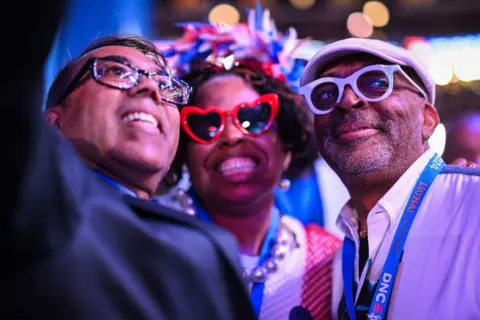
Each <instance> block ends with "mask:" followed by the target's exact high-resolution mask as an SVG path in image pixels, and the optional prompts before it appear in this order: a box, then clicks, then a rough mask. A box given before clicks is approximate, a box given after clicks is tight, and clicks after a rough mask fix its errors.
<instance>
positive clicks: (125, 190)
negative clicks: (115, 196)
mask: <svg viewBox="0 0 480 320" xmlns="http://www.w3.org/2000/svg"><path fill="white" fill-rule="evenodd" d="M93 172H95V173H96V174H97V176H98V177H99V178H100V179H102V180H103V181H105V182H106V183H108V184H111V185H112V186H114V187H115V188H117V189H118V190H120V191H121V192H122V193H125V194H128V195H130V196H132V197H134V198H136V197H137V195H136V194H135V192H133V191H132V190H130V189H128V188H127V187H125V186H124V185H121V184H120V183H118V182H117V181H115V180H113V179H112V178H110V177H109V176H106V175H105V174H103V173H101V172H100V171H98V170H93Z"/></svg>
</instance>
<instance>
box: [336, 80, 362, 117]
mask: <svg viewBox="0 0 480 320" xmlns="http://www.w3.org/2000/svg"><path fill="white" fill-rule="evenodd" d="M366 105H367V103H366V101H365V100H364V99H362V98H361V97H359V96H357V94H356V93H355V92H354V91H353V89H352V87H351V86H349V85H347V86H345V88H344V90H343V94H342V96H341V97H340V101H339V102H338V103H337V104H336V105H335V108H336V109H339V110H341V111H343V112H350V111H352V110H353V109H360V108H363V107H365V106H366Z"/></svg>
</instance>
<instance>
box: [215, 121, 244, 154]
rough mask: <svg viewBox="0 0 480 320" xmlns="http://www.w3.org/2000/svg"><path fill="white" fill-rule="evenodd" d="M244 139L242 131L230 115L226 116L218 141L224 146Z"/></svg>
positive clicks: (238, 142) (233, 144)
mask: <svg viewBox="0 0 480 320" xmlns="http://www.w3.org/2000/svg"><path fill="white" fill-rule="evenodd" d="M244 140H245V135H244V133H243V132H242V131H241V130H240V129H239V128H238V127H237V126H236V125H235V123H234V120H233V119H232V117H230V116H227V119H226V121H225V128H224V129H223V132H222V134H221V136H220V143H221V144H222V145H224V146H229V147H233V146H236V145H238V144H240V143H242V142H243V141H244Z"/></svg>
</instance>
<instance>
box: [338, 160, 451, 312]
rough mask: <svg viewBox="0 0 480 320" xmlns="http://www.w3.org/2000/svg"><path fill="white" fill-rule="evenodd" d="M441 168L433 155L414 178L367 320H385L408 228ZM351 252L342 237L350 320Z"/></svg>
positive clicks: (352, 308) (352, 307)
mask: <svg viewBox="0 0 480 320" xmlns="http://www.w3.org/2000/svg"><path fill="white" fill-rule="evenodd" d="M444 166H445V162H443V160H442V159H441V158H440V157H439V156H438V155H437V154H435V155H434V156H433V157H432V158H431V159H430V161H429V162H428V164H427V165H426V166H425V168H424V169H423V172H422V174H421V175H420V178H418V180H417V182H416V184H415V187H414V188H413V191H412V193H411V194H410V198H409V199H408V202H407V205H406V207H405V209H404V211H403V214H402V217H401V220H400V223H399V224H398V227H397V230H396V232H395V236H394V238H393V241H392V244H391V246H390V250H389V252H388V256H387V259H386V261H385V265H384V267H383V270H382V273H381V275H380V278H379V283H378V284H377V288H376V290H375V294H374V295H373V301H372V303H371V305H370V308H369V312H368V318H369V319H373V320H382V319H384V318H385V313H386V311H387V308H388V304H389V302H390V295H391V293H392V288H393V284H394V281H395V276H396V273H397V269H398V266H399V264H400V260H401V257H402V254H403V247H404V245H405V241H406V240H407V236H408V232H409V231H410V227H411V226H412V223H413V220H414V219H415V216H416V215H417V213H418V209H419V208H420V205H421V203H422V201H423V198H424V197H425V194H426V193H427V190H428V188H429V187H430V186H431V185H432V183H433V181H434V180H435V177H436V176H437V175H438V174H439V173H440V171H441V170H442V168H443V167H444ZM355 252H356V248H355V243H354V242H353V240H351V239H350V238H347V237H345V240H344V242H343V249H342V275H343V285H344V295H345V302H346V307H347V312H348V315H349V317H350V320H356V314H355V302H354V299H353V274H354V270H355ZM360 285H361V284H360Z"/></svg>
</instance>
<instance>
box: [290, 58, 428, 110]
mask: <svg viewBox="0 0 480 320" xmlns="http://www.w3.org/2000/svg"><path fill="white" fill-rule="evenodd" d="M395 72H399V73H400V74H401V75H402V76H403V77H404V78H405V79H407V81H408V82H409V83H410V84H411V85H413V86H414V88H415V89H416V90H418V91H419V92H420V93H421V94H422V95H423V96H424V97H425V99H426V100H428V98H427V94H426V93H425V91H424V90H423V89H422V88H420V87H419V86H418V85H417V84H416V83H415V82H414V81H413V80H412V79H411V78H410V77H409V76H408V75H407V74H406V73H405V71H403V70H402V68H401V67H400V66H399V65H395V64H394V65H381V64H375V65H370V66H367V67H364V68H361V69H359V70H357V71H355V72H354V73H353V74H351V75H350V76H348V77H346V78H333V77H324V78H320V79H317V80H315V81H312V82H310V83H308V84H306V85H304V86H302V87H300V89H299V92H300V94H301V95H303V96H304V97H305V99H307V102H308V106H309V107H310V110H312V112H313V113H315V114H318V115H322V114H327V113H330V112H331V111H332V110H333V108H334V107H335V105H336V104H338V103H339V102H340V101H341V100H342V97H343V92H344V90H345V86H346V85H347V84H348V85H349V86H350V87H351V88H352V90H353V92H355V94H356V95H357V96H358V97H359V98H361V99H363V100H365V101H368V102H379V101H382V100H385V99H386V98H388V97H389V96H390V94H391V93H392V91H393V82H394V78H393V75H394V73H395Z"/></svg>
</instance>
